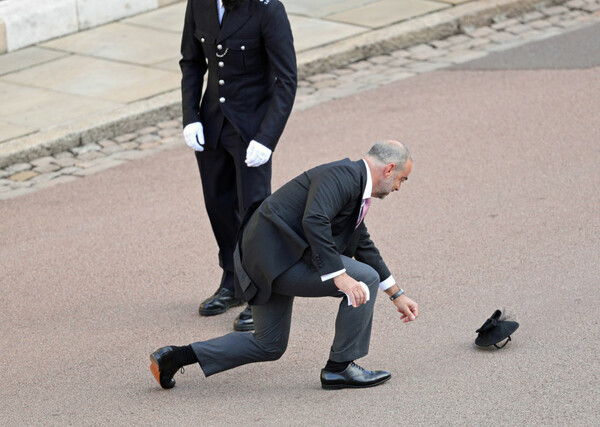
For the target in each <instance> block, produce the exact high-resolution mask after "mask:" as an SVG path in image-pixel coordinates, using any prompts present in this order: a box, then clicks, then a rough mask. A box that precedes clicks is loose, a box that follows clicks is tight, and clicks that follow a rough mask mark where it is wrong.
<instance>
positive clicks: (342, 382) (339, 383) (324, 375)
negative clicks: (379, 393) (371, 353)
mask: <svg viewBox="0 0 600 427" xmlns="http://www.w3.org/2000/svg"><path fill="white" fill-rule="evenodd" d="M391 377H392V374H390V373H389V372H387V371H368V370H366V369H364V368H361V367H360V366H358V365H357V364H356V363H354V362H352V363H350V364H349V365H348V367H347V368H346V369H344V370H343V371H342V372H327V371H326V370H325V369H323V370H321V387H323V388H324V389H327V390H337V389H340V388H366V387H375V386H376V385H379V384H383V383H384V382H386V381H387V380H389V379H390V378H391Z"/></svg>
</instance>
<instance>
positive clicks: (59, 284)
mask: <svg viewBox="0 0 600 427" xmlns="http://www.w3.org/2000/svg"><path fill="white" fill-rule="evenodd" d="M598 74H599V69H598V68H591V69H587V70H551V71H547V70H535V71H534V70H523V71H511V70H500V71H443V72H436V73H432V74H427V75H422V76H419V77H414V78H411V79H408V80H404V81H401V82H399V83H396V84H393V85H390V86H386V87H382V88H380V89H377V90H373V91H370V92H366V93H363V94H360V95H357V96H353V97H350V98H346V99H343V100H338V101H334V102H329V103H326V104H323V105H320V106H317V107H315V108H312V109H310V110H306V111H302V112H299V113H295V114H294V115H293V117H292V118H291V120H290V123H289V125H288V127H287V130H286V132H285V135H284V138H283V140H282V141H281V143H280V145H279V148H278V150H277V151H276V153H275V164H274V171H275V173H274V178H273V186H274V188H277V187H279V186H280V185H281V184H282V183H284V182H285V181H286V180H288V179H290V178H292V177H294V176H295V175H297V174H298V173H300V172H302V171H303V170H305V169H307V168H310V167H312V166H314V165H316V164H319V163H324V162H327V161H331V160H336V159H339V158H342V157H350V158H353V159H357V158H360V157H361V156H362V154H363V153H364V152H365V151H366V150H367V149H368V148H369V147H370V145H371V144H372V143H373V142H374V141H376V140H378V139H383V138H397V139H400V140H402V141H404V142H406V143H407V144H408V146H409V147H410V148H411V150H412V152H413V156H414V167H413V173H412V174H411V177H410V179H409V181H408V182H407V183H406V184H404V185H403V188H402V189H401V191H400V192H399V193H395V194H392V195H391V196H390V197H389V198H388V199H386V200H384V201H376V202H375V203H374V204H373V206H372V208H371V210H370V211H369V212H370V213H369V217H368V218H367V219H366V223H367V225H368V226H369V230H370V232H371V235H372V237H373V239H374V240H375V242H376V243H377V244H378V246H379V247H380V249H381V251H382V253H383V256H384V258H385V259H386V261H387V263H388V265H389V267H390V268H391V270H392V271H393V273H394V275H395V277H396V279H397V280H398V281H399V282H400V284H401V285H402V286H403V287H404V288H405V289H406V291H407V294H408V295H409V296H411V297H413V298H414V299H415V300H416V301H417V302H419V304H420V311H421V316H420V318H419V319H418V320H417V321H416V322H414V323H411V324H402V323H401V322H400V321H399V318H398V315H397V314H396V313H394V311H393V306H392V304H390V302H389V301H388V300H387V299H386V298H383V297H382V296H384V295H382V294H380V295H379V299H378V302H377V307H376V313H375V321H374V327H373V338H372V343H371V352H370V354H369V356H368V357H366V358H365V359H362V360H360V361H359V363H360V364H362V365H363V366H365V367H367V368H371V369H387V370H389V371H391V372H392V375H393V377H392V380H391V381H389V382H388V383H386V384H385V385H383V386H381V387H376V388H372V389H368V390H344V391H338V392H327V391H323V390H321V389H320V383H319V371H320V369H321V368H322V366H323V365H324V363H325V361H326V359H327V356H328V349H329V345H330V341H331V337H332V334H333V322H334V315H335V312H336V307H337V300H333V299H319V300H308V299H297V300H296V301H297V302H296V306H295V313H294V319H293V325H292V334H291V338H290V345H289V348H288V351H287V353H286V354H285V355H284V356H283V358H282V359H281V360H279V361H277V362H273V363H270V364H255V365H247V366H244V367H241V368H238V369H236V370H232V371H229V372H226V373H223V374H219V375H216V376H213V377H211V378H208V379H205V378H204V377H203V376H202V375H201V371H200V369H199V367H198V366H191V367H189V368H188V369H187V371H186V373H185V374H184V375H179V374H178V375H177V376H176V379H177V386H176V387H175V389H173V390H170V391H163V390H161V389H160V388H159V387H158V385H157V384H156V382H155V380H154V378H153V377H152V375H151V373H150V371H149V369H148V366H149V360H148V355H149V353H150V352H152V351H153V350H155V349H156V348H158V347H160V346H163V345H167V344H176V345H183V344H188V343H189V342H192V341H196V340H199V339H207V338H211V337H214V336H217V335H221V334H224V333H227V332H229V331H230V330H231V327H232V322H233V319H234V318H235V316H236V314H237V312H238V311H239V309H235V310H232V311H230V312H228V313H226V314H224V315H221V316H217V317H211V318H200V317H199V316H198V314H197V307H198V304H199V302H200V301H201V300H202V299H203V298H205V297H206V296H208V295H209V294H211V293H212V292H213V291H214V290H215V288H216V286H217V283H218V278H219V271H218V267H217V266H216V245H215V243H214V240H213V238H212V234H211V231H210V227H209V224H208V220H207V217H206V214H205V212H204V208H203V202H202V199H201V197H202V195H201V190H200V182H199V179H198V174H197V171H196V166H195V160H194V157H193V155H192V154H191V153H190V151H189V150H188V149H187V148H186V147H185V146H184V144H183V142H182V145H181V147H180V148H177V149H173V150H168V151H165V152H163V153H162V154H161V155H156V156H152V157H148V158H145V159H141V160H138V161H134V162H130V163H127V164H126V165H123V166H121V167H117V168H114V169H111V170H108V171H106V172H103V173H99V174H97V175H93V176H90V177H86V178H85V179H82V180H79V181H77V182H73V183H68V184H63V185H60V186H57V187H53V188H50V189H47V190H43V191H39V192H36V193H34V194H32V195H28V196H23V197H20V198H16V199H11V200H6V201H2V202H0V217H1V218H2V222H1V225H0V227H1V228H0V230H1V235H2V246H1V248H0V259H1V260H2V261H1V265H0V268H1V273H0V280H1V281H2V296H1V305H0V307H1V309H0V321H1V323H2V337H1V339H0V344H1V345H2V351H1V352H0V365H1V366H2V389H1V392H0V393H1V397H0V424H2V425H38V424H42V425H66V424H73V425H108V424H115V425H131V424H133V425H164V424H170V425H174V424H185V425H192V424H194V425H198V424H200V425H244V424H247V425H340V424H349V425H367V424H368V425H407V424H410V425H415V424H416V425H432V424H442V423H443V424H453V425H460V424H468V425H482V424H491V423H494V424H498V425H507V424H508V425H539V424H543V425H548V424H560V425H592V424H597V422H598V419H599V416H600V414H599V410H598V407H599V405H600V393H599V392H598V381H599V380H600V378H599V377H600V374H599V372H600V369H599V358H598V351H599V350H600V341H599V340H598V337H599V331H600V326H599V318H598V297H599V294H600V290H599V286H598V285H599V279H598V277H599V276H600V274H599V273H600V239H599V236H600V215H599V214H598V212H600V167H599V166H600V161H599V160H600V145H599V134H600V128H599V126H600V125H599V121H598V118H599V115H598V111H600V80H599V79H598ZM503 307H506V309H507V311H509V312H512V313H514V314H515V315H516V320H517V321H519V322H520V324H521V327H520V328H519V330H518V331H517V332H516V333H515V334H514V335H513V342H511V343H510V344H509V345H508V346H507V347H506V348H505V349H504V350H501V351H497V352H496V351H484V350H483V351H482V350H479V349H477V348H475V347H474V344H473V342H474V339H475V337H476V334H475V329H477V328H478V327H479V326H480V325H481V324H482V323H483V321H484V320H485V319H486V318H487V317H488V316H490V315H491V314H492V313H493V311H494V310H495V309H496V308H503Z"/></svg>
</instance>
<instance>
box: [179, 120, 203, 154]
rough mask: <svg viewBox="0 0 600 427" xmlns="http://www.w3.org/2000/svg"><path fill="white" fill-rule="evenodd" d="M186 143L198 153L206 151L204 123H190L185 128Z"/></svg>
mask: <svg viewBox="0 0 600 427" xmlns="http://www.w3.org/2000/svg"><path fill="white" fill-rule="evenodd" d="M183 138H184V139H185V143H186V144H187V145H188V146H189V147H190V148H193V149H194V150H196V151H204V129H203V128H202V123H200V122H195V123H190V124H189V125H187V126H186V127H184V128H183Z"/></svg>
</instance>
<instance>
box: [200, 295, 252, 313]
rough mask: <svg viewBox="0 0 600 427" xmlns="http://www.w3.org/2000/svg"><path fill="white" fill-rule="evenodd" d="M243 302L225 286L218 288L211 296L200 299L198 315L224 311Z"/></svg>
mask: <svg viewBox="0 0 600 427" xmlns="http://www.w3.org/2000/svg"><path fill="white" fill-rule="evenodd" d="M243 302H244V301H242V300H241V299H238V298H236V297H235V295H234V293H233V291H230V290H229V289H227V288H219V289H217V292H215V294H214V295H213V296H211V297H210V298H207V299H205V300H204V301H202V303H201V304H200V308H199V309H198V312H199V313H200V316H214V315H216V314H221V313H225V312H226V311H227V310H229V309H230V308H231V307H235V306H238V305H241V304H242V303H243Z"/></svg>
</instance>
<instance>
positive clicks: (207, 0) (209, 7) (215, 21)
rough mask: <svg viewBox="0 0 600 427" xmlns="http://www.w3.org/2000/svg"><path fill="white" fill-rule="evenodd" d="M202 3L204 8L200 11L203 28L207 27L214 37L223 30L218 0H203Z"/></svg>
mask: <svg viewBox="0 0 600 427" xmlns="http://www.w3.org/2000/svg"><path fill="white" fill-rule="evenodd" d="M200 4H201V5H202V9H203V10H202V12H201V13H200V19H201V20H202V25H201V28H204V29H207V30H208V32H209V33H210V34H211V35H212V37H215V36H216V35H217V34H219V31H221V27H220V26H219V12H218V11H217V0H203V1H202V2H201V3H200Z"/></svg>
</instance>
